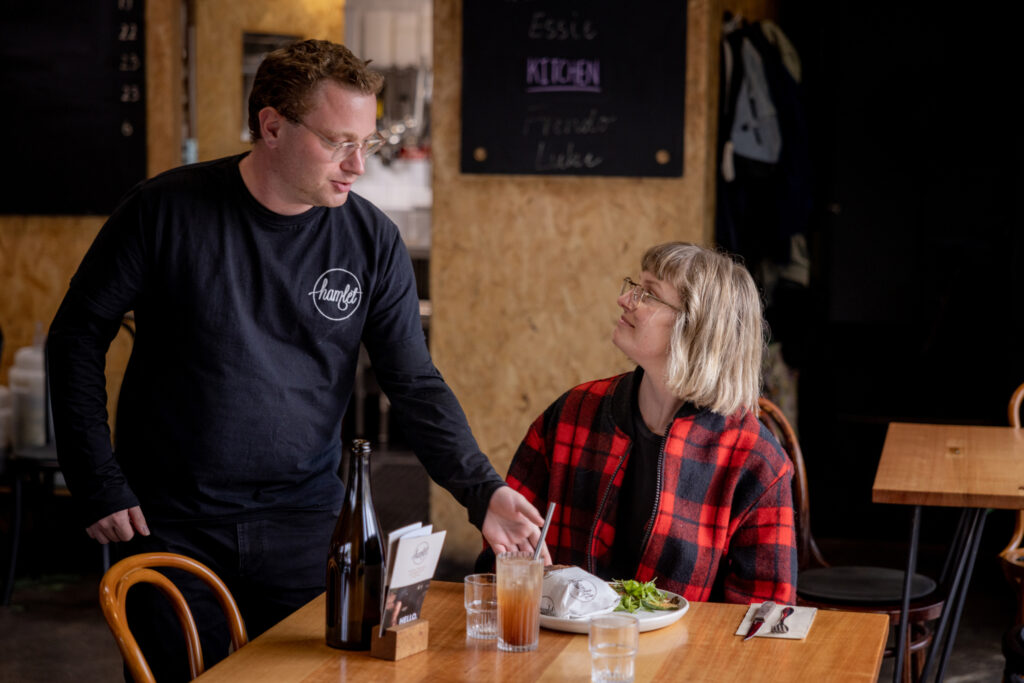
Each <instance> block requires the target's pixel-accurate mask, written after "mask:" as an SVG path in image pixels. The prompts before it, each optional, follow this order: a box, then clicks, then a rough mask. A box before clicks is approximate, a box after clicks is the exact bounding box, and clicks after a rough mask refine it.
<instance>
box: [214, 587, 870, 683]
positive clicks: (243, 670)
mask: <svg viewBox="0 0 1024 683" xmlns="http://www.w3.org/2000/svg"><path fill="white" fill-rule="evenodd" d="M746 610H747V608H746V607H745V606H742V605H725V604H716V603H691V604H690V609H689V611H688V612H687V613H686V614H685V615H684V616H683V617H682V619H680V620H679V621H678V622H676V623H675V624H673V625H671V626H668V627H665V628H663V629H659V630H656V631H649V632H647V633H641V634H640V652H639V654H638V655H637V664H636V667H637V668H636V681H637V683H641V682H644V681H679V680H689V681H729V682H730V683H733V682H734V681H744V680H757V681H787V682H788V681H824V680H828V681H864V682H865V683H874V681H875V680H877V677H878V671H879V668H880V666H881V662H882V652H883V649H884V647H885V639H886V636H887V634H888V628H889V623H888V622H889V619H888V617H886V616H885V615H881V614H861V613H855V612H834V611H825V610H821V611H819V612H818V614H817V616H816V617H815V620H814V624H813V625H812V626H811V630H810V633H809V634H808V636H807V638H806V639H805V640H802V641H800V640H780V639H771V638H754V639H752V640H750V641H748V642H743V639H742V638H741V637H739V636H736V635H733V634H735V633H736V629H737V628H738V627H739V625H740V622H741V621H742V620H743V615H744V614H745V613H746ZM423 616H424V618H425V619H427V620H428V621H429V622H430V646H429V648H428V649H427V650H426V651H425V652H420V653H418V654H415V655H411V656H409V657H406V658H405V659H401V660H399V661H397V662H389V661H384V660H380V659H373V658H372V657H370V656H369V654H368V653H366V652H346V651H343V650H334V649H332V648H329V647H327V646H326V645H325V644H324V597H323V596H322V595H321V596H320V597H319V598H316V599H315V600H313V601H312V602H310V603H309V604H308V605H306V606H305V607H303V608H301V609H300V610H298V611H297V612H295V613H294V614H292V615H291V616H290V617H288V618H287V619H285V620H284V621H282V622H281V623H279V624H278V625H277V626H275V627H273V628H272V629H270V630H269V631H267V632H266V633H264V634H263V635H261V636H260V637H259V638H256V639H255V640H253V641H252V642H251V643H249V644H248V645H246V646H245V647H243V648H242V649H240V650H239V651H238V652H235V653H234V654H232V655H231V656H229V657H228V658H227V659H225V660H223V661H222V662H220V663H219V664H217V665H216V666H214V667H213V668H211V669H210V670H209V671H207V672H206V673H204V674H203V675H202V676H200V677H199V678H197V679H196V680H197V681H198V683H216V682H217V681H231V682H232V683H237V681H246V682H247V683H260V682H266V683H296V682H302V683H326V682H328V681H330V682H331V683H337V682H338V681H343V680H367V681H381V680H388V681H396V682H401V683H413V682H414V681H442V680H443V681H515V682H516V683H521V682H523V681H531V682H532V681H566V682H568V683H572V682H574V681H575V682H578V683H584V682H586V681H589V680H590V654H589V653H588V651H587V637H586V636H585V635H576V634H571V633H561V632H556V631H548V630H546V629H541V632H540V646H539V648H538V649H537V650H536V651H534V652H525V653H508V652H499V651H498V649H497V645H496V642H497V641H494V640H473V639H468V638H466V613H465V610H464V608H463V605H462V584H460V583H451V582H440V581H435V582H433V583H432V584H431V586H430V590H429V591H428V592H427V598H426V603H425V604H424V607H423Z"/></svg>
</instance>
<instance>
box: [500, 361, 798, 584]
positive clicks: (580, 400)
mask: <svg viewBox="0 0 1024 683" xmlns="http://www.w3.org/2000/svg"><path fill="white" fill-rule="evenodd" d="M640 373H642V371H641V370H638V371H637V372H635V373H629V374H625V375H620V376H618V377H613V378H610V379H603V380H597V381H594V382H589V383H586V384H582V385H580V386H578V387H576V388H575V389H572V390H570V391H569V392H567V393H566V394H564V395H563V396H562V397H561V398H559V399H558V400H557V401H555V403H554V404H552V405H551V407H549V408H548V409H547V410H546V411H545V412H544V413H543V414H542V415H541V416H540V417H539V418H537V420H536V421H535V422H534V423H533V425H532V426H531V427H530V430H529V432H528V433H527V435H526V438H525V439H524V440H523V442H522V444H521V445H520V446H519V450H518V451H517V452H516V455H515V457H514V458H513V460H512V464H511V466H510V467H509V472H508V476H507V478H506V480H507V482H508V483H509V485H510V486H512V487H513V488H514V489H516V490H517V491H519V492H520V493H522V494H523V495H524V496H526V498H527V499H529V500H530V501H531V502H533V503H534V504H535V505H536V506H537V509H539V510H545V509H547V504H548V502H549V501H552V500H554V501H555V502H556V503H558V506H557V507H556V509H555V514H554V517H553V518H552V521H551V527H550V529H549V530H548V534H547V543H548V548H549V550H550V551H551V557H552V559H553V560H554V562H555V563H556V564H573V565H577V566H580V567H583V568H584V569H586V570H587V571H589V572H590V573H592V574H596V575H598V576H601V577H602V578H605V579H612V578H628V577H622V576H616V577H611V576H607V575H605V573H604V571H603V570H607V569H609V566H610V564H611V549H612V546H613V543H614V540H615V521H616V519H617V512H618V506H619V505H628V504H629V501H628V500H626V499H620V497H619V490H620V487H621V485H622V479H623V474H624V471H625V468H626V467H627V466H628V464H629V456H630V452H631V448H630V447H631V442H630V438H629V436H627V432H626V431H625V430H623V428H622V426H621V425H629V424H631V422H630V420H631V419H632V418H631V416H630V403H631V392H632V391H633V388H632V384H633V382H638V381H639V378H640V376H641V374H640ZM659 460H660V463H659V479H660V482H659V486H658V487H657V493H656V499H655V510H652V515H651V518H652V521H651V522H648V525H647V529H646V531H645V534H646V536H647V539H646V540H645V541H644V544H643V549H642V553H641V559H640V565H639V567H637V570H636V575H635V577H634V578H636V579H637V580H640V581H649V580H651V579H657V585H658V587H659V588H663V589H665V590H669V591H672V592H674V593H679V594H681V595H683V596H684V597H685V598H686V599H688V600H696V601H700V602H706V601H708V600H712V599H717V600H721V599H724V600H725V601H726V602H736V603H744V604H746V603H749V602H752V601H762V600H775V601H776V602H780V603H783V604H785V603H793V602H794V601H795V599H796V571H797V563H796V544H795V532H794V515H793V501H792V490H791V482H792V476H793V467H792V465H791V464H790V461H789V458H788V457H787V456H786V454H785V453H784V452H783V451H782V449H781V448H780V447H779V445H778V442H776V440H775V438H774V437H773V436H772V435H771V434H770V433H769V431H768V430H767V429H766V428H765V427H764V426H763V425H762V424H761V423H760V421H759V420H758V419H757V417H755V416H754V415H752V414H750V413H742V414H741V413H736V414H733V415H730V416H728V417H724V416H722V415H719V414H716V413H713V412H710V411H707V410H697V409H695V408H694V407H693V406H689V405H688V406H684V407H683V408H682V409H681V410H680V411H679V413H678V414H677V415H676V417H675V419H674V421H673V422H672V426H671V428H670V430H669V432H668V437H667V439H666V440H665V445H664V447H663V449H662V453H661V454H660V455H659Z"/></svg>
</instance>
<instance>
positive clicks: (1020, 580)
mask: <svg viewBox="0 0 1024 683" xmlns="http://www.w3.org/2000/svg"><path fill="white" fill-rule="evenodd" d="M1022 402H1024V384H1021V385H1020V386H1019V387H1017V390H1016V391H1014V392H1013V396H1011V397H1010V405H1009V406H1007V417H1008V418H1009V419H1010V426H1011V427H1014V428H1016V429H1020V428H1021V419H1020V407H1021V403H1022ZM1022 541H1024V510H1020V511H1018V512H1017V524H1016V526H1015V527H1014V529H1013V537H1012V538H1011V539H1010V542H1009V543H1008V544H1007V545H1006V547H1005V548H1003V550H1002V552H1000V553H999V560H1000V564H1001V565H1002V566H1003V574H1004V575H1006V580H1007V581H1009V582H1010V584H1011V585H1012V586H1013V588H1014V590H1015V591H1016V592H1017V622H1016V623H1018V624H1024V546H1022V545H1021V542H1022Z"/></svg>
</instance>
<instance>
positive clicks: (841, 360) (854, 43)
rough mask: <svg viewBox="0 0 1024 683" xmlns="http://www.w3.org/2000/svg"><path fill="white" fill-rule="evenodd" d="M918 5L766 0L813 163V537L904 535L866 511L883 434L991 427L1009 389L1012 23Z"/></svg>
mask: <svg viewBox="0 0 1024 683" xmlns="http://www.w3.org/2000/svg"><path fill="white" fill-rule="evenodd" d="M922 7H924V5H920V4H917V3H914V4H913V5H910V4H907V5H904V4H901V3H885V4H882V5H877V4H872V3H854V2H837V3H818V2H813V1H811V0H793V1H789V2H785V3H782V4H781V15H780V22H779V23H780V25H781V26H782V28H783V30H784V31H785V32H786V33H787V35H789V37H790V38H791V39H792V40H793V42H794V44H795V46H796V48H797V49H798V51H799V53H800V55H801V58H802V62H803V69H804V85H805V94H806V97H807V101H806V105H807V117H808V121H809V122H810V127H811V128H810V137H811V149H812V156H813V161H814V166H815V210H814V218H813V221H812V228H811V234H810V235H809V240H810V246H811V256H812V267H813V280H812V284H811V300H810V302H809V303H808V311H807V318H806V320H807V328H806V330H805V331H804V334H805V337H804V341H805V344H804V345H803V346H802V349H803V351H804V353H802V354H801V358H800V365H801V368H800V371H801V375H800V420H799V424H800V429H801V437H802V443H803V445H804V451H805V455H806V457H807V464H808V469H809V477H810V480H811V491H812V510H813V512H814V524H813V526H814V529H815V532H816V533H817V534H818V535H819V536H822V535H824V536H831V537H843V538H880V539H889V538H891V539H903V538H905V536H906V530H907V526H906V525H905V524H903V523H902V521H901V520H902V518H903V517H902V513H900V512H899V511H898V510H897V509H895V508H892V507H890V506H884V505H872V504H871V503H870V491H871V484H872V481H873V479H874V472H875V468H876V466H877V463H878V457H879V455H880V452H881V447H882V443H883V440H884V437H885V430H886V425H887V423H888V422H889V421H893V420H903V421H922V422H943V421H950V422H965V423H977V424H993V425H998V424H1006V403H1007V401H1008V399H1009V397H1010V394H1011V392H1012V390H1013V388H1014V387H1016V386H1017V385H1018V384H1019V383H1021V382H1024V358H1022V353H1021V341H1020V340H1021V332H1022V326H1024V316H1022V315H1021V305H1020V301H1021V299H1020V294H1021V291H1022V278H1024V276H1022V265H1024V259H1022V255H1024V239H1022V235H1021V225H1022V220H1021V218H1022V216H1021V209H1020V205H1019V196H1020V194H1021V188H1022V186H1024V185H1022V174H1021V171H1020V164H1021V161H1020V159H1021V152H1022V147H1024V146H1022V144H1021V142H1022V135H1021V121H1020V119H1021V115H1022V111H1021V96H1020V90H1019V86H1018V84H1017V82H1016V81H1017V78H1016V74H1015V73H1014V72H1015V71H1016V68H1017V67H1015V66H1014V65H1017V66H1019V64H1020V61H1021V60H1020V54H1019V53H1018V52H1017V48H1015V47H1014V45H1015V44H1018V43H1019V37H1018V36H1017V32H1018V31H1019V27H1020V25H1021V23H1020V18H1021V17H1020V14H1021V11H1020V9H1012V10H1009V13H1007V12H1006V11H1004V9H1005V7H1006V6H1000V9H999V11H998V12H996V11H995V8H994V7H993V6H986V5H977V4H974V5H971V4H967V5H964V4H960V5H957V6H956V7H955V12H950V13H939V12H938V11H937V10H938V6H934V5H932V6H927V9H928V12H927V13H926V12H923V11H921V8H922ZM826 501H827V504H825V503H826ZM815 502H817V503H818V504H817V505H814V503H815ZM932 515H933V516H939V517H941V516H943V513H941V512H933V513H932ZM1010 519H1011V517H1010V513H999V514H998V515H992V516H991V518H990V520H991V521H990V527H992V526H995V527H997V528H1002V527H1005V526H1007V525H1008V524H1009V523H1010ZM929 527H930V528H931V531H929ZM943 527H944V525H938V526H935V525H927V517H926V527H925V530H924V533H925V534H926V537H927V535H928V534H931V535H932V536H933V537H935V536H943V535H944V534H946V533H947V530H946V529H944V528H943ZM995 535H998V532H997V531H995V530H993V531H991V532H990V534H987V536H995ZM1007 536H1008V531H1007V532H1006V535H1005V536H1004V539H1005V538H1006V537H1007Z"/></svg>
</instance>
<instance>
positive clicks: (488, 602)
mask: <svg viewBox="0 0 1024 683" xmlns="http://www.w3.org/2000/svg"><path fill="white" fill-rule="evenodd" d="M463 585H464V586H465V603H466V635H467V636H469V637H470V638H481V639H483V640H492V639H494V638H497V637H498V582H497V580H496V577H495V576H494V574H470V575H469V576H467V577H466V578H465V580H464V581H463Z"/></svg>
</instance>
